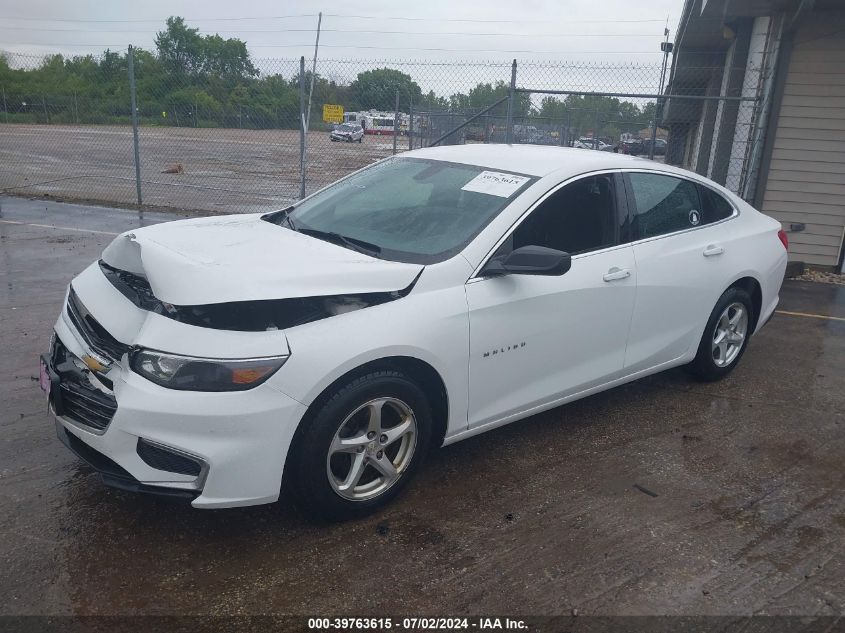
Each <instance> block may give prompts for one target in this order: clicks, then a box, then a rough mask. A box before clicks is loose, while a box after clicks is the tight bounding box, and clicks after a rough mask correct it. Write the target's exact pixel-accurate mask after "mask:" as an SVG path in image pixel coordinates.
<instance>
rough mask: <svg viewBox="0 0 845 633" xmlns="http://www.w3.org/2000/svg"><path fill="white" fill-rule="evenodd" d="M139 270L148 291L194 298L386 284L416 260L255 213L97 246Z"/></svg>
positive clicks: (307, 293)
mask: <svg viewBox="0 0 845 633" xmlns="http://www.w3.org/2000/svg"><path fill="white" fill-rule="evenodd" d="M102 258H103V261H104V262H105V263H106V264H108V265H109V266H112V267H114V268H117V269H120V270H125V271H128V272H130V273H134V274H136V275H142V276H144V277H146V279H147V281H148V282H149V284H150V288H151V290H152V291H153V293H154V294H155V296H156V297H157V298H158V299H160V300H161V301H165V302H168V303H172V304H176V305H198V304H213V303H226V302H235V301H255V300H264V299H289V298H290V299H292V298H299V297H314V296H323V295H341V294H366V293H378V292H393V291H397V290H400V289H402V288H406V287H408V286H409V285H410V284H411V283H412V282H413V281H414V279H415V278H416V277H417V275H418V274H419V273H420V271H421V270H422V269H423V266H422V265H418V264H405V263H400V262H391V261H385V260H381V259H376V258H374V257H370V256H368V255H366V254H363V253H358V252H356V251H353V250H349V249H347V248H344V247H342V246H337V245H335V244H331V243H329V242H324V241H322V240H319V239H316V238H313V237H309V236H307V235H303V234H302V233H297V232H295V231H292V230H290V229H287V228H283V227H280V226H278V225H275V224H271V223H269V222H265V221H264V220H262V219H261V214H250V215H237V216H223V217H213V218H199V219H192V220H180V221H176V222H166V223H163V224H157V225H154V226H149V227H145V228H142V229H137V230H133V231H129V232H127V233H123V234H122V235H120V236H118V237H117V238H115V240H114V241H113V242H112V243H111V244H109V246H107V247H106V249H105V250H104V251H103V257H102Z"/></svg>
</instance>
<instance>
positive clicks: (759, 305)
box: [726, 275, 763, 335]
mask: <svg viewBox="0 0 845 633" xmlns="http://www.w3.org/2000/svg"><path fill="white" fill-rule="evenodd" d="M730 288H741V289H742V290H745V292H747V293H748V294H749V295H750V296H751V308H752V310H753V314H752V315H751V328H750V330H751V332H752V335H753V333H754V332H756V331H757V322H758V320H759V319H760V313H761V311H762V310H763V287H762V286H761V285H760V281H759V280H758V279H757V278H756V277H754V276H753V275H744V276H742V277H740V278H739V279H737V280H736V281H734V282H733V283H732V284H731V285H730V286H728V287H727V288H726V290H728V289H730Z"/></svg>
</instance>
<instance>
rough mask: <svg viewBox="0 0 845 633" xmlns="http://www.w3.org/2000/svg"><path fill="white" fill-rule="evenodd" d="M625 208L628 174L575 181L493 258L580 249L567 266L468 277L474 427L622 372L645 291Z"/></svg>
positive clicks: (513, 234)
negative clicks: (525, 249) (639, 284)
mask: <svg viewBox="0 0 845 633" xmlns="http://www.w3.org/2000/svg"><path fill="white" fill-rule="evenodd" d="M620 204H621V207H622V208H621V209H619V205H620ZM624 205H625V200H624V188H623V186H622V180H621V176H620V175H619V174H612V173H605V174H600V175H592V176H587V177H584V178H581V179H579V180H576V181H575V182H572V183H570V184H568V185H566V186H564V187H562V188H560V189H558V190H557V191H556V192H553V193H552V194H550V195H549V196H548V197H547V198H546V199H545V200H543V201H542V202H541V203H540V204H539V205H538V206H537V207H536V208H535V209H534V210H533V211H531V212H530V213H529V215H528V216H527V217H526V218H524V220H523V221H522V222H521V223H519V224H518V225H517V226H516V228H515V229H513V230H512V232H511V233H510V235H508V236H507V237H506V239H505V240H504V241H503V243H502V244H501V245H500V246H499V248H498V249H497V250H496V252H495V253H494V254H493V257H497V256H501V255H504V254H507V253H508V252H510V251H511V250H514V249H516V248H519V247H522V246H527V245H537V246H547V247H550V248H554V249H557V250H562V251H565V252H568V253H570V254H571V255H572V267H571V269H570V270H569V271H568V272H566V273H565V274H563V275H560V276H535V275H513V274H511V275H507V276H503V277H487V278H485V277H477V278H473V279H471V280H470V281H469V282H468V283H467V286H466V294H467V302H468V304H469V315H470V367H469V369H470V389H469V391H470V394H469V396H470V402H469V425H470V427H474V426H480V425H483V424H486V423H491V422H494V421H496V420H499V419H502V418H506V417H508V416H509V415H513V414H517V413H520V412H523V411H526V410H529V409H532V408H534V407H538V406H543V405H544V404H548V403H550V402H553V401H555V400H558V399H560V398H562V397H566V396H567V395H571V394H573V393H577V392H579V391H582V390H584V389H588V388H590V387H592V386H595V385H597V384H601V383H604V382H607V381H609V380H612V379H614V378H615V377H617V376H619V375H620V373H621V372H622V369H623V364H624V358H625V341H626V338H627V334H628V326H629V325H630V318H631V312H632V310H633V306H634V296H635V291H636V268H635V264H634V256H633V251H632V248H631V247H630V246H629V245H624V244H623V245H620V241H624V240H621V239H620V223H623V222H625V218H626V217H627V215H626V212H625V208H624ZM624 228H627V224H625V225H624Z"/></svg>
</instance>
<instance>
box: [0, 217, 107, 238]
mask: <svg viewBox="0 0 845 633" xmlns="http://www.w3.org/2000/svg"><path fill="white" fill-rule="evenodd" d="M0 224H17V225H18V226H35V227H38V228H39V229H55V230H56V231H76V232H78V233H96V234H98V235H120V233H111V232H110V231H95V230H94V229H77V228H72V227H70V226H53V225H52V224H33V223H32V222H18V221H16V220H0Z"/></svg>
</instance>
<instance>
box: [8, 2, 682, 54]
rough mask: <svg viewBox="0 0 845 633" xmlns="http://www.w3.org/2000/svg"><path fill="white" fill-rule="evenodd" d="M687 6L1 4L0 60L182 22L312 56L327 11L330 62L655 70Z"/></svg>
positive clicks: (96, 46) (324, 42) (74, 50)
mask: <svg viewBox="0 0 845 633" xmlns="http://www.w3.org/2000/svg"><path fill="white" fill-rule="evenodd" d="M682 6H683V0H647V1H643V0H640V1H634V0H472V1H470V0H423V1H419V0H418V1H416V2H397V1H396V0H354V1H352V0H333V1H332V2H318V1H316V0H313V1H312V0H299V1H295V2H291V1H285V0H281V1H280V0H249V1H247V2H233V1H232V0H203V1H202V2H199V1H188V0H136V1H134V2H126V1H115V0H25V1H21V0H0V50H6V51H11V52H19V53H38V54H41V53H48V52H61V53H70V54H84V53H96V52H100V51H102V50H103V49H105V48H107V47H108V48H112V49H119V48H125V46H126V45H127V44H130V43H131V44H134V45H136V46H139V47H142V48H149V49H152V48H153V38H154V36H155V33H156V31H158V30H160V29H161V28H162V27H163V25H164V20H165V19H166V18H167V17H168V16H170V15H181V16H183V17H185V18H186V19H187V20H188V22H189V24H190V25H191V26H193V27H196V28H199V29H200V30H201V31H202V32H203V33H219V34H220V35H222V36H225V37H238V38H240V39H242V40H244V41H246V42H247V45H248V46H249V49H250V51H251V53H252V55H253V57H254V58H256V59H258V58H269V57H299V56H300V55H305V56H306V57H309V56H311V55H313V46H314V35H315V33H314V31H315V29H316V25H317V13H318V12H319V11H323V32H322V35H321V38H320V45H321V53H320V57H321V58H324V59H328V58H336V59H349V58H356V59H397V58H402V59H415V60H435V61H444V60H454V59H461V60H478V61H481V60H485V61H486V60H489V61H504V60H509V59H511V58H513V57H517V58H520V59H549V60H571V61H581V60H585V61H600V60H601V61H614V62H626V61H627V62H630V61H634V62H659V61H660V53H659V41H660V40H661V39H662V37H663V29H664V26H665V25H666V20H667V18H668V24H669V28H670V30H671V36H672V37H674V32H675V26H676V23H677V21H678V18H679V15H680V12H681V9H682ZM283 16H293V17H283ZM350 16H361V17H350ZM464 20H465V21H464ZM432 49H448V50H432Z"/></svg>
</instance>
